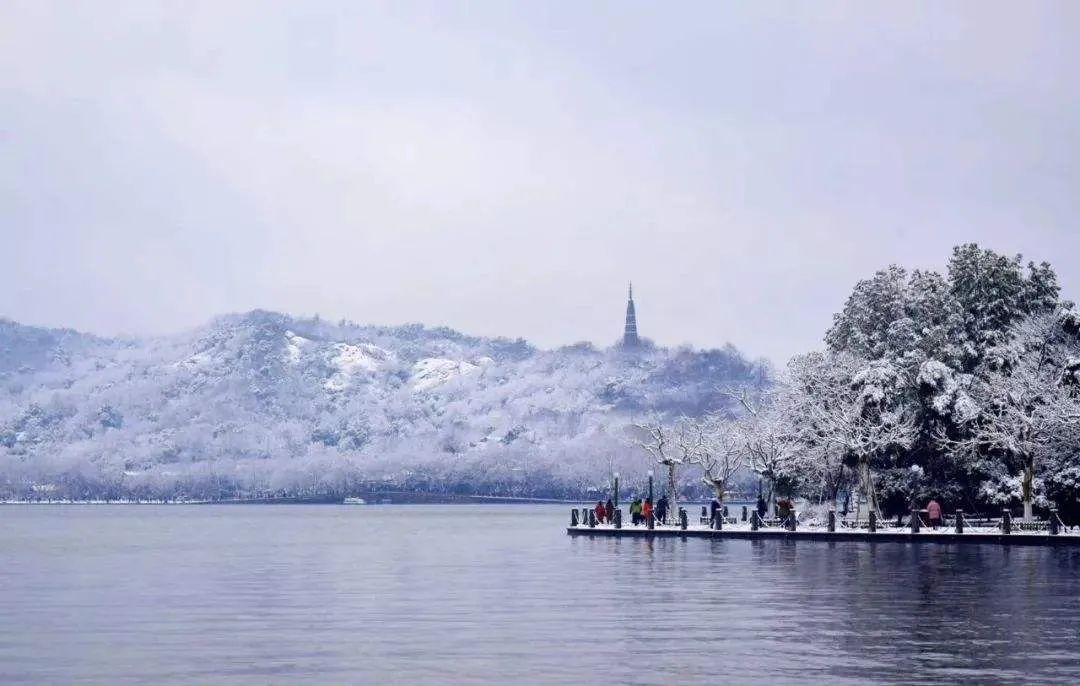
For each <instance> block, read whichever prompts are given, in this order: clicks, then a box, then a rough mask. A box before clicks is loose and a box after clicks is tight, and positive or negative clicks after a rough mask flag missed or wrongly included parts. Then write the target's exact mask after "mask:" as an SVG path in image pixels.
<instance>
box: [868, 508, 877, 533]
mask: <svg viewBox="0 0 1080 686" xmlns="http://www.w3.org/2000/svg"><path fill="white" fill-rule="evenodd" d="M867 519H868V520H869V525H870V526H869V528H870V533H874V532H875V531H877V513H876V512H874V511H873V510H870V515H869V516H868V517H867Z"/></svg>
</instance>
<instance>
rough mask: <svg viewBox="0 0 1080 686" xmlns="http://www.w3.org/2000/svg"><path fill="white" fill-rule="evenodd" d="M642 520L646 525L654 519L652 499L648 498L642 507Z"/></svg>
mask: <svg viewBox="0 0 1080 686" xmlns="http://www.w3.org/2000/svg"><path fill="white" fill-rule="evenodd" d="M641 518H642V520H644V522H645V523H646V524H648V523H649V520H650V519H652V498H646V499H645V504H644V505H642V506H641Z"/></svg>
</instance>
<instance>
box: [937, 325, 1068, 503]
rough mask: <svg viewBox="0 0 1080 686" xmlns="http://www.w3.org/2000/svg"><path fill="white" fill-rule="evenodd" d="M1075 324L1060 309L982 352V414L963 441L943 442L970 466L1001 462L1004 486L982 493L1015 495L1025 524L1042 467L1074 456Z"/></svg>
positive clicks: (978, 395) (978, 390) (978, 399)
mask: <svg viewBox="0 0 1080 686" xmlns="http://www.w3.org/2000/svg"><path fill="white" fill-rule="evenodd" d="M1078 323H1080V318H1078V317H1077V315H1076V313H1075V312H1073V311H1072V310H1058V311H1055V312H1051V313H1048V314H1036V315H1034V316H1031V317H1028V318H1027V319H1024V320H1022V321H1021V322H1019V323H1018V324H1016V325H1014V326H1013V327H1011V328H1010V330H1009V331H1008V332H1007V335H1006V336H1004V337H1003V339H1004V340H1005V341H1006V342H1005V343H1002V344H1001V345H998V346H995V347H993V348H990V349H989V350H988V351H987V353H986V369H985V370H984V371H983V373H982V374H980V375H978V377H977V381H976V383H975V385H974V402H975V403H976V404H977V405H978V408H979V411H978V413H977V414H976V415H975V416H974V417H972V419H971V420H970V421H969V422H968V423H967V424H966V426H965V428H966V429H967V435H966V436H965V437H964V438H962V439H960V440H949V439H948V438H947V437H941V438H942V442H943V444H944V445H945V446H946V447H947V448H949V449H952V450H953V451H955V452H956V453H958V454H960V455H966V456H968V457H969V458H971V459H982V458H985V457H987V456H989V457H991V458H994V457H998V458H1000V460H1001V462H1002V465H1003V467H1004V469H1005V474H1006V475H1007V477H1006V478H1005V479H1003V480H1002V481H1004V483H1003V484H1002V483H999V484H992V483H988V484H987V488H986V491H987V494H988V495H990V496H991V497H993V494H1000V495H1004V496H1006V497H1009V496H1018V497H1019V499H1020V501H1021V502H1022V503H1023V506H1024V519H1025V520H1029V521H1030V520H1031V519H1032V517H1033V512H1032V510H1033V505H1034V503H1035V499H1036V495H1037V493H1036V492H1037V490H1038V485H1039V474H1040V472H1041V471H1042V468H1043V467H1044V466H1045V465H1048V464H1052V463H1054V462H1055V461H1057V462H1059V463H1060V461H1061V460H1060V458H1061V457H1062V456H1067V455H1075V454H1076V452H1075V450H1076V448H1077V445H1076V441H1077V436H1078V435H1080V397H1078V392H1080V383H1078V382H1080V378H1078V376H1077V373H1078V372H1080V327H1078ZM1070 466H1071V465H1065V467H1066V468H1068V467H1070ZM1003 485H1004V486H1005V488H1001V486H1003ZM1010 485H1013V487H1010Z"/></svg>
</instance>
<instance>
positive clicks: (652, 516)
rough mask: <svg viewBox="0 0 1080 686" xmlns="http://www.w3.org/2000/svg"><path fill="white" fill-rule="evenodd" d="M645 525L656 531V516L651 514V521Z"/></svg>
mask: <svg viewBox="0 0 1080 686" xmlns="http://www.w3.org/2000/svg"><path fill="white" fill-rule="evenodd" d="M645 524H647V525H648V527H649V528H650V529H655V528H656V515H653V514H650V515H649V520H648V521H647V522H645Z"/></svg>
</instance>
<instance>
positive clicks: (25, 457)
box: [0, 311, 764, 498]
mask: <svg viewBox="0 0 1080 686" xmlns="http://www.w3.org/2000/svg"><path fill="white" fill-rule="evenodd" d="M763 378H764V372H763V369H762V368H761V366H760V365H755V364H751V363H749V362H747V361H746V360H745V359H744V358H743V357H742V356H741V355H740V354H739V353H738V352H737V351H736V350H735V349H734V348H731V347H728V348H726V349H724V350H713V351H692V350H689V349H679V350H665V349H645V350H643V351H641V352H638V353H634V354H626V353H623V352H620V351H618V350H607V351H600V350H596V349H594V348H593V347H591V346H589V345H587V344H579V345H576V346H570V347H566V348H562V349H559V350H554V351H542V350H537V349H535V348H533V347H532V346H530V345H529V344H528V343H526V342H524V341H522V340H507V339H487V338H475V337H470V336H465V335H462V334H460V333H457V332H455V331H452V330H449V329H445V328H439V329H429V328H425V327H422V326H419V325H409V326H402V327H394V328H386V327H370V326H356V325H352V324H349V323H341V324H330V323H327V322H323V321H320V320H318V319H296V318H292V317H288V316H285V315H280V314H275V313H271V312H262V311H255V312H251V313H248V314H244V315H231V316H226V317H221V318H219V319H217V320H215V321H214V322H212V323H211V324H210V325H208V326H206V327H204V328H202V329H199V330H196V331H193V332H190V333H187V334H183V335H177V336H171V337H165V338H154V339H145V340H110V339H102V338H96V337H93V336H88V335H83V334H79V333H76V332H73V331H66V330H65V331H59V330H44V329H38V328H33V327H26V326H21V325H19V324H16V323H13V322H8V321H0V497H4V498H33V497H39V496H49V497H71V498H89V497H142V498H162V497H190V498H217V497H235V496H237V495H257V494H269V493H273V494H288V495H314V494H323V493H344V492H348V491H351V490H356V489H357V488H358V487H359V485H360V484H361V483H362V482H363V483H364V484H370V483H371V482H379V483H386V484H393V485H394V486H399V487H402V488H407V489H418V490H435V491H451V492H479V493H489V494H534V495H552V494H566V493H579V492H583V491H584V490H585V489H586V488H587V487H589V486H590V485H592V484H594V483H595V482H596V480H597V479H598V478H603V475H605V474H607V473H608V472H609V471H610V469H611V465H612V464H620V463H624V464H626V465H627V467H628V468H631V465H632V468H633V469H634V470H636V471H640V470H641V469H642V465H643V463H642V462H641V458H640V456H638V455H636V454H635V453H634V452H633V451H631V450H629V449H628V448H627V447H626V441H625V437H624V435H623V429H624V427H625V426H626V424H627V423H628V422H629V421H631V418H632V417H634V416H643V415H644V414H646V413H649V412H652V411H659V412H663V413H667V414H672V415H676V414H689V415H698V414H701V413H702V412H704V411H707V410H709V409H714V408H719V407H721V406H723V403H724V396H723V394H722V390H721V389H722V388H723V387H724V386H728V385H737V384H739V385H741V384H746V383H760V382H761V380H762V379H763Z"/></svg>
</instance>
